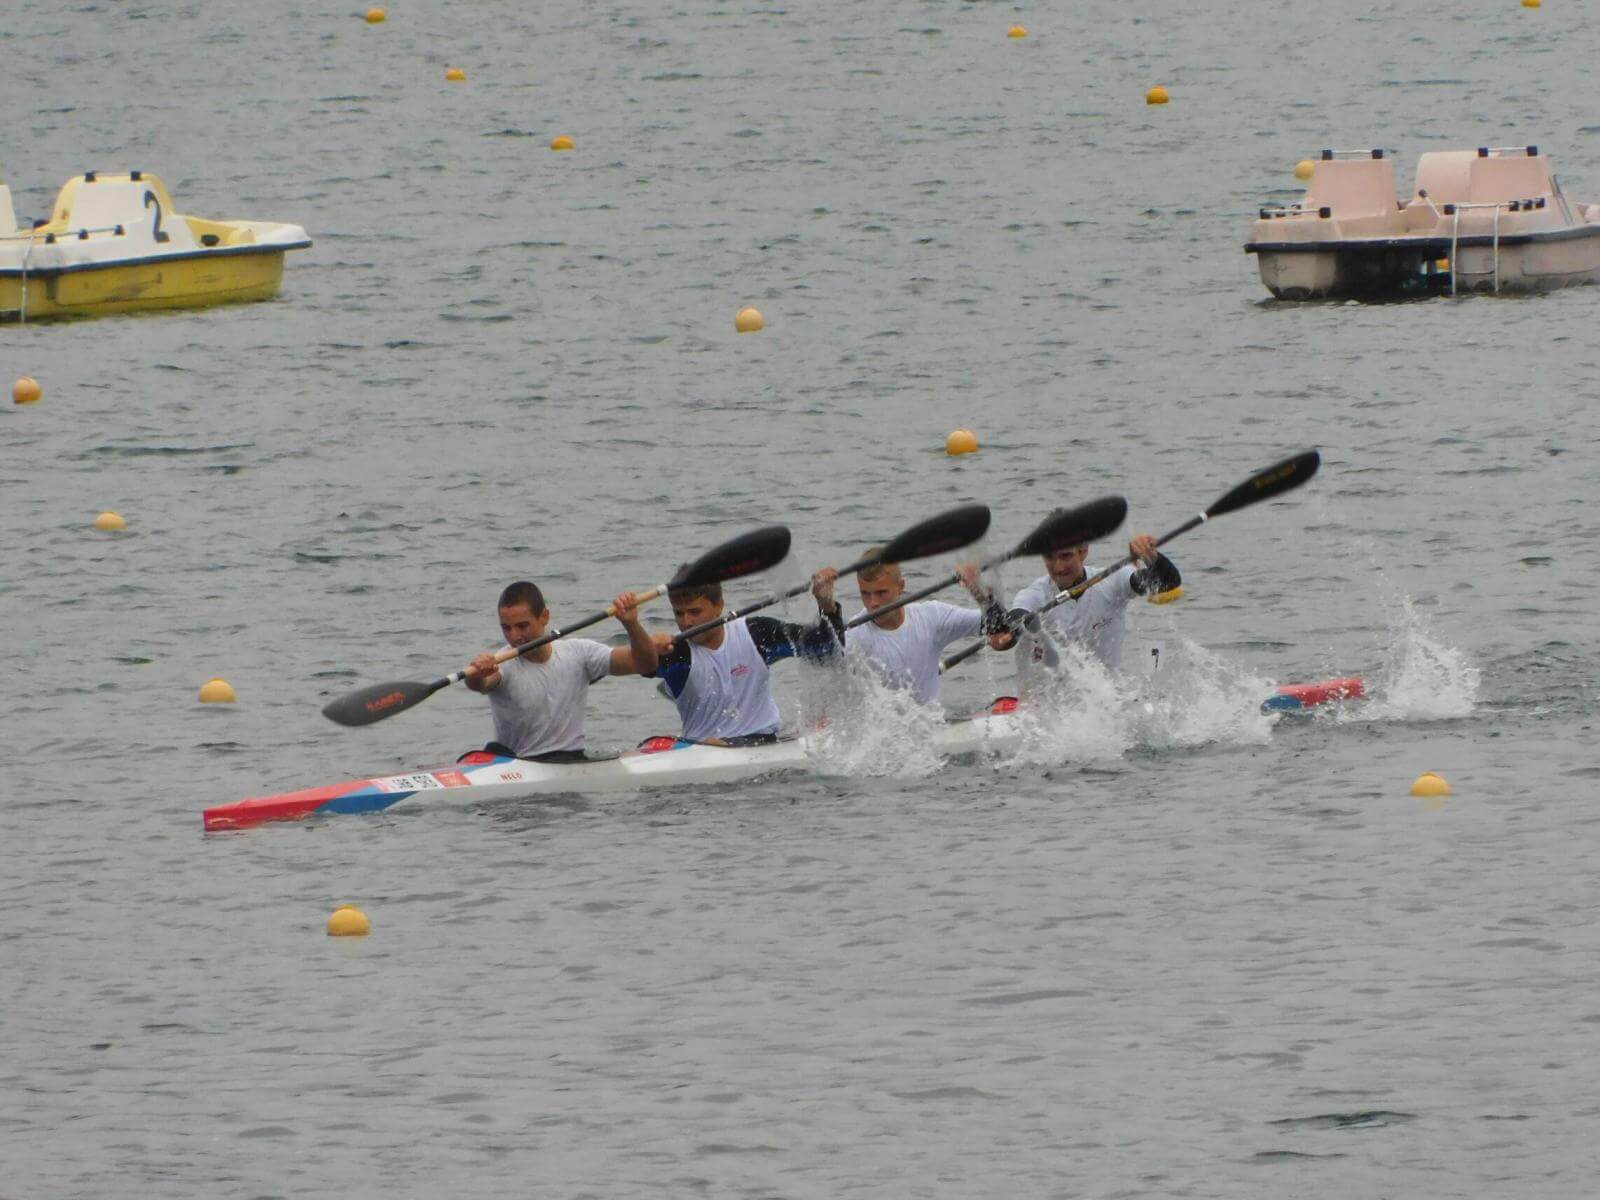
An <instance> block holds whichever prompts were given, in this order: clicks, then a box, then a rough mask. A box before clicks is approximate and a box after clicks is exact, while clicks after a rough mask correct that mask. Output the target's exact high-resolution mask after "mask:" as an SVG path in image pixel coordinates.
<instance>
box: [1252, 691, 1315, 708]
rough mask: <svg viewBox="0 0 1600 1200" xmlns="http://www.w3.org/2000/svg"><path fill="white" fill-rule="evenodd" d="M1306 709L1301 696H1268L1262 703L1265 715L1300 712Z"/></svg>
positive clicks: (1280, 694)
mask: <svg viewBox="0 0 1600 1200" xmlns="http://www.w3.org/2000/svg"><path fill="white" fill-rule="evenodd" d="M1304 708H1305V705H1304V704H1303V703H1302V702H1301V700H1300V697H1299V696H1285V695H1283V694H1282V693H1279V694H1278V695H1276V696H1268V697H1267V698H1266V699H1265V700H1263V701H1262V702H1261V711H1262V712H1264V713H1269V712H1300V711H1301V710H1302V709H1304Z"/></svg>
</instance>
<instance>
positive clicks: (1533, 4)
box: [1522, 0, 1540, 8]
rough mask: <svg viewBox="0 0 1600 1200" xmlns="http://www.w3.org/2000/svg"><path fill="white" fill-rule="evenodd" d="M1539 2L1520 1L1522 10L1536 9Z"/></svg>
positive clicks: (1532, 0) (1533, 0)
mask: <svg viewBox="0 0 1600 1200" xmlns="http://www.w3.org/2000/svg"><path fill="white" fill-rule="evenodd" d="M1539 3H1540V0H1522V7H1523V8H1538V7H1539Z"/></svg>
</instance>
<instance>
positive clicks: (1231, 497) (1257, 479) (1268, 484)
mask: <svg viewBox="0 0 1600 1200" xmlns="http://www.w3.org/2000/svg"><path fill="white" fill-rule="evenodd" d="M1321 465H1322V455H1321V454H1319V453H1318V452H1317V451H1315V450H1307V451H1306V452H1305V453H1304V454H1296V455H1295V456H1294V457H1293V458H1286V459H1284V460H1283V461H1282V462H1280V463H1273V464H1272V465H1271V466H1270V467H1268V468H1266V469H1265V470H1263V471H1257V472H1256V473H1255V474H1254V475H1253V476H1251V477H1250V478H1249V479H1246V480H1245V481H1244V482H1243V483H1241V484H1240V485H1239V486H1238V487H1236V488H1234V489H1233V491H1231V492H1229V493H1228V494H1227V495H1226V496H1224V497H1223V498H1222V499H1220V500H1218V501H1217V502H1216V503H1215V504H1213V505H1212V506H1211V507H1210V508H1208V509H1206V519H1207V520H1210V519H1211V518H1212V517H1220V516H1222V514H1223V513H1231V512H1234V511H1236V510H1237V509H1241V508H1247V507H1249V506H1250V505H1252V504H1257V503H1259V502H1260V501H1262V500H1271V499H1272V498H1273V497H1274V496H1281V495H1283V494H1284V493H1285V492H1288V491H1293V490H1294V489H1295V488H1297V487H1299V486H1300V485H1301V484H1302V483H1304V482H1305V481H1306V480H1308V479H1310V478H1311V477H1312V476H1313V475H1315V474H1316V473H1317V468H1318V467H1320V466H1321Z"/></svg>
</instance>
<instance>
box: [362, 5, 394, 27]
mask: <svg viewBox="0 0 1600 1200" xmlns="http://www.w3.org/2000/svg"><path fill="white" fill-rule="evenodd" d="M388 19H389V14H388V13H386V12H384V11H383V9H381V8H369V9H367V24H368V25H382V24H383V23H384V22H385V21H387V20H388Z"/></svg>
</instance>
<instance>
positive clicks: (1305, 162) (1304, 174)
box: [1294, 158, 1317, 183]
mask: <svg viewBox="0 0 1600 1200" xmlns="http://www.w3.org/2000/svg"><path fill="white" fill-rule="evenodd" d="M1316 169H1317V164H1316V163H1314V162H1312V161H1311V160H1310V159H1309V158H1302V159H1301V160H1300V161H1299V162H1297V163H1295V165H1294V177H1295V178H1296V179H1298V180H1299V181H1300V182H1301V183H1304V182H1305V181H1306V180H1308V179H1310V178H1311V173H1312V172H1313V171H1315V170H1316Z"/></svg>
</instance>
